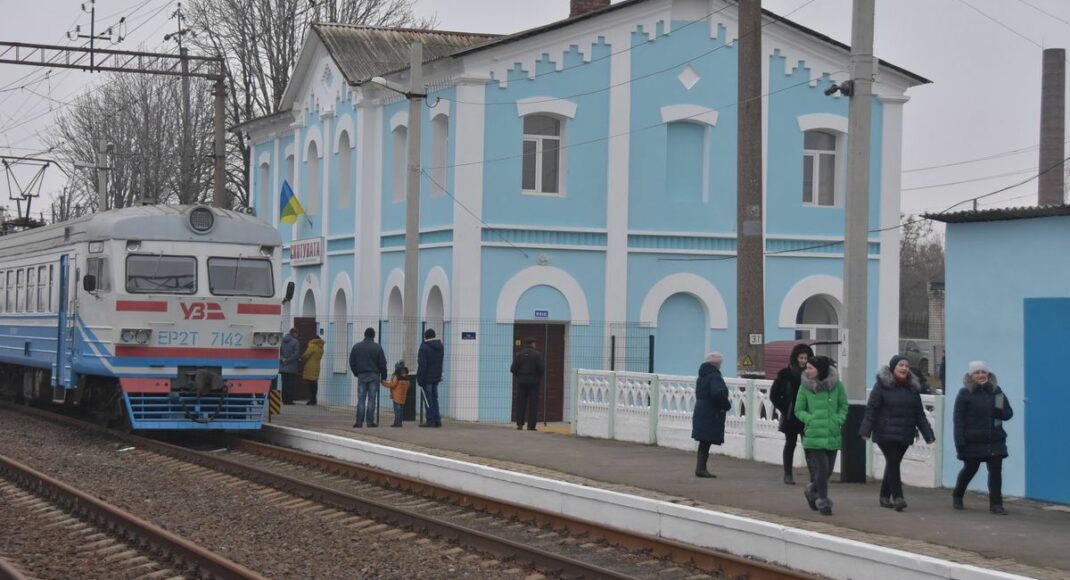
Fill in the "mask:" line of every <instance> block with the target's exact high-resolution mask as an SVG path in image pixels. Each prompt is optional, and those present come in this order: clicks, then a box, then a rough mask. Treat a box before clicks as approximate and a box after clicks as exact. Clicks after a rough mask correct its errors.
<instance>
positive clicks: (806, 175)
mask: <svg viewBox="0 0 1070 580" xmlns="http://www.w3.org/2000/svg"><path fill="white" fill-rule="evenodd" d="M836 146H837V143H836V134H834V133H831V132H828V131H821V130H818V129H813V130H810V131H806V132H805V133H803V189H802V191H803V194H802V197H803V205H814V206H834V205H836V180H837V174H838V173H839V171H838V170H837V168H838V167H839V165H840V163H839V162H838V161H837V152H836Z"/></svg>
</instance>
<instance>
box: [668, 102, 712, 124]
mask: <svg viewBox="0 0 1070 580" xmlns="http://www.w3.org/2000/svg"><path fill="white" fill-rule="evenodd" d="M717 116H718V113H717V111H714V110H713V109H710V108H708V107H703V106H702V105H666V106H664V107H662V108H661V122H662V123H673V122H676V121H687V122H690V123H704V124H706V125H709V126H710V127H716V126H717Z"/></svg>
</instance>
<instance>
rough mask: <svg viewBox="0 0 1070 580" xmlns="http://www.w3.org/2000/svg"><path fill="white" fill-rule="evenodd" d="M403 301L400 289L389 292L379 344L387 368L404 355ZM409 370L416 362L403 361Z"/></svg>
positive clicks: (396, 288)
mask: <svg viewBox="0 0 1070 580" xmlns="http://www.w3.org/2000/svg"><path fill="white" fill-rule="evenodd" d="M404 304H405V303H404V301H403V300H402V298H401V289H400V288H398V287H397V286H395V287H394V288H392V289H391V290H390V298H389V299H388V300H387V306H386V324H384V325H383V335H384V336H382V337H380V343H381V344H383V345H384V347H385V348H384V350H386V360H387V367H388V368H393V365H394V363H395V362H397V361H398V360H401V357H402V356H404V353H405V336H404V335H405V325H404V318H403V315H404ZM405 364H406V365H408V366H409V368H410V369H415V368H416V361H405Z"/></svg>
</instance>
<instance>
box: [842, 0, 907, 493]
mask: <svg viewBox="0 0 1070 580" xmlns="http://www.w3.org/2000/svg"><path fill="white" fill-rule="evenodd" d="M874 3H875V0H854V10H853V17H852V23H851V81H852V83H853V86H852V92H851V103H850V111H849V117H848V120H847V139H848V141H849V143H850V152H849V155H848V159H847V163H848V165H847V199H846V200H845V203H846V222H847V223H846V230H845V238H844V260H843V295H844V302H845V304H844V306H845V308H844V311H845V312H846V313H847V320H845V321H843V324H842V328H843V335H844V336H842V337H841V340H842V341H843V343H842V344H841V351H840V366H841V369H840V370H841V378H842V380H843V383H844V386H845V387H847V398H848V400H849V401H850V409H849V411H848V415H847V423H846V424H845V425H844V437H843V463H842V467H841V470H840V480H841V481H844V482H850V483H865V481H866V454H865V449H866V446H865V442H864V441H862V439H861V438H860V437H858V428H859V426H860V425H861V423H862V415H863V413H864V412H865V403H866V374H867V373H866V362H867V360H866V359H867V358H868V357H867V345H866V332H867V327H866V323H867V320H866V314H867V310H868V308H867V303H868V300H869V298H868V292H867V290H868V286H867V285H868V276H867V273H868V270H867V268H868V263H867V262H868V261H869V162H870V139H871V136H870V132H871V117H872V111H873V77H874V75H875V74H876V59H874V58H873V13H874ZM880 330H881V331H882V332H896V331H897V329H894V328H882V329H880Z"/></svg>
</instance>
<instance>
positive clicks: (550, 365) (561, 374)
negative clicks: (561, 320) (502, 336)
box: [513, 322, 565, 423]
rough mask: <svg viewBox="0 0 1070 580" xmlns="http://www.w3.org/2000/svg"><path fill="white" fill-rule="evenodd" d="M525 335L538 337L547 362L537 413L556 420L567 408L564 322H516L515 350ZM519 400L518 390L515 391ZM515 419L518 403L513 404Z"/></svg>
mask: <svg viewBox="0 0 1070 580" xmlns="http://www.w3.org/2000/svg"><path fill="white" fill-rule="evenodd" d="M526 338H534V339H535V348H537V349H538V350H539V351H541V352H542V356H543V361H544V362H545V364H546V374H545V375H544V376H543V380H542V388H541V389H539V404H538V413H537V415H536V417H537V418H538V420H539V421H540V422H543V423H553V422H558V421H561V420H563V419H564V410H565V325H564V324H553V323H529V322H517V323H515V324H513V354H516V352H517V351H518V350H520V347H521V346H523V341H524V339H526ZM513 400H514V401H515V400H516V393H514V394H513ZM513 407H514V409H513V413H514V416H513V421H514V422H515V421H516V416H515V414H516V409H515V407H516V405H513Z"/></svg>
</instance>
